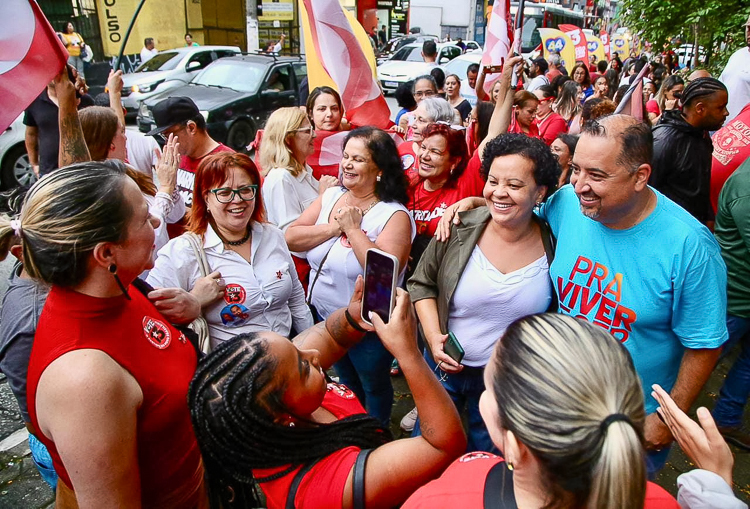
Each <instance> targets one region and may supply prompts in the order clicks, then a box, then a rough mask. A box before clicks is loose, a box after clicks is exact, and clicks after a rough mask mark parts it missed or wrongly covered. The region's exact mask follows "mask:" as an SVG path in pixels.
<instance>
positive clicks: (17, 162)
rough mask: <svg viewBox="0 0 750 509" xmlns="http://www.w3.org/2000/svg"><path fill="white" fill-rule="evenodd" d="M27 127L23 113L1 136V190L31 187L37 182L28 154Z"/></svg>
mask: <svg viewBox="0 0 750 509" xmlns="http://www.w3.org/2000/svg"><path fill="white" fill-rule="evenodd" d="M25 139H26V126H25V125H24V124H23V113H21V114H20V115H19V116H18V118H17V119H15V120H14V121H13V123H12V124H11V125H10V127H8V128H7V129H6V130H5V132H4V133H2V134H0V188H2V189H10V188H12V187H16V186H18V185H23V186H30V185H31V184H33V183H34V182H36V175H34V170H32V169H31V164H30V163H29V155H28V154H27V153H26V143H25Z"/></svg>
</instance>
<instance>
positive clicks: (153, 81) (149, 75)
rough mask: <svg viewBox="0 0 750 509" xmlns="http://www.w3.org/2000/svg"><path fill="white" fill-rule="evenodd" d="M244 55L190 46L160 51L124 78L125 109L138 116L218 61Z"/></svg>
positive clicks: (234, 48)
mask: <svg viewBox="0 0 750 509" xmlns="http://www.w3.org/2000/svg"><path fill="white" fill-rule="evenodd" d="M239 53H241V51H240V48H238V47H237V46H190V47H184V48H176V49H170V50H165V51H160V52H159V53H157V54H156V55H154V56H153V57H152V58H151V59H150V60H148V61H146V62H144V63H142V64H141V65H140V66H139V67H138V68H137V69H136V70H135V71H134V72H132V73H129V74H125V75H123V77H122V81H123V87H122V105H123V106H124V107H125V109H126V110H127V112H128V113H130V114H132V113H137V112H138V107H139V106H140V103H141V101H143V100H144V99H148V98H149V97H151V96H153V95H155V94H158V93H161V92H164V91H166V90H171V89H173V88H177V87H181V86H183V85H185V84H186V83H189V82H190V80H192V79H193V78H194V77H195V75H196V73H197V72H198V71H200V70H201V69H204V68H205V67H206V66H208V64H210V63H211V62H213V61H214V60H216V59H219V58H223V57H230V56H234V55H238V54H239Z"/></svg>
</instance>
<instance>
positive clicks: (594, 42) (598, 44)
mask: <svg viewBox="0 0 750 509" xmlns="http://www.w3.org/2000/svg"><path fill="white" fill-rule="evenodd" d="M586 47H587V48H588V50H589V55H596V61H597V62H599V61H600V60H607V54H606V53H605V52H604V44H603V43H602V40H601V39H599V38H598V37H597V36H595V35H587V36H586Z"/></svg>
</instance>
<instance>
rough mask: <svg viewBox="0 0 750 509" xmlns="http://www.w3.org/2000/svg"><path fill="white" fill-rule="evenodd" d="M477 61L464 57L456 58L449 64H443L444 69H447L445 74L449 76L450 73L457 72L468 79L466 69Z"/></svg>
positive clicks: (456, 73) (462, 77)
mask: <svg viewBox="0 0 750 509" xmlns="http://www.w3.org/2000/svg"><path fill="white" fill-rule="evenodd" d="M474 63H476V62H475V61H473V60H468V59H464V58H454V59H453V60H451V61H450V62H448V63H447V64H445V65H444V66H443V70H444V71H445V75H446V76H448V75H449V74H455V75H456V76H458V77H459V78H461V79H462V80H465V79H466V69H468V68H469V66H470V65H471V64H474Z"/></svg>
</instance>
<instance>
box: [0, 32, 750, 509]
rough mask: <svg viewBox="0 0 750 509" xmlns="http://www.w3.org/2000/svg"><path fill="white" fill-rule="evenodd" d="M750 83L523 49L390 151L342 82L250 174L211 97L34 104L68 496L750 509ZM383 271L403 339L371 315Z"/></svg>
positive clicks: (26, 252)
mask: <svg viewBox="0 0 750 509" xmlns="http://www.w3.org/2000/svg"><path fill="white" fill-rule="evenodd" d="M70 28H71V30H72V26H71V27H70ZM745 28H746V34H747V47H744V48H741V49H740V50H738V55H739V56H733V57H732V58H733V60H741V61H748V59H749V58H750V57H748V56H747V54H748V53H750V18H749V19H748V22H747V23H746V25H745ZM71 37H72V36H71ZM81 42H82V41H81ZM190 43H191V41H189V40H188V39H187V38H186V44H190ZM280 44H283V36H282V40H281V42H280ZM151 45H152V46H153V41H151ZM433 45H434V44H433ZM147 46H148V44H147ZM146 49H153V48H146ZM430 51H431V48H429V47H427V48H425V51H423V54H426V55H429V54H430ZM425 52H426V53H425ZM742 52H744V53H742ZM740 53H741V54H740ZM743 59H744V60H743ZM74 63H76V62H71V64H74ZM645 66H649V69H648V73H647V74H648V76H649V77H648V81H647V83H646V84H645V86H643V91H644V92H643V97H640V94H639V96H638V97H635V98H634V96H633V90H632V89H633V88H634V86H635V85H636V83H635V80H636V77H637V76H638V75H639V73H641V71H642V70H643V69H644V67H645ZM437 70H439V69H437ZM644 72H645V71H644ZM725 75H726V76H725ZM485 84H486V86H485ZM631 86H632V87H631ZM742 87H745V88H742ZM623 88H624V90H623ZM748 89H750V81H747V77H746V76H745V81H742V77H738V76H736V75H733V74H732V70H731V69H729V68H728V69H727V70H726V71H725V73H724V74H723V75H722V78H721V79H716V78H714V77H711V76H700V75H696V76H693V77H692V79H691V78H688V79H687V80H683V79H682V78H680V77H679V76H677V75H674V74H672V69H670V68H669V67H668V66H665V65H663V64H661V63H659V62H658V61H657V60H656V59H653V60H651V61H649V60H648V59H647V58H644V57H638V56H636V55H631V56H630V58H627V59H626V60H625V61H624V62H621V61H620V59H619V58H618V57H617V56H615V57H614V58H612V60H611V61H609V62H606V61H605V62H576V63H575V64H574V65H572V66H570V69H569V70H568V69H567V68H566V67H565V65H564V64H563V63H562V62H561V60H560V57H559V55H556V54H552V55H550V56H549V58H548V59H544V58H537V59H534V60H532V61H531V62H528V63H524V62H523V58H522V57H512V58H509V59H507V61H506V62H505V63H504V65H502V66H488V67H484V68H479V67H478V66H477V67H476V68H469V70H468V73H467V78H466V79H465V80H462V79H461V77H459V76H457V75H455V74H448V75H447V76H446V75H445V74H444V73H442V71H441V72H431V73H430V74H425V75H423V76H419V77H417V78H416V79H414V80H413V81H412V82H411V83H409V84H407V85H406V86H404V87H402V88H400V89H399V91H398V92H397V97H398V102H399V105H400V107H401V111H399V112H398V114H397V115H396V116H395V117H394V118H393V124H394V126H393V127H392V128H391V129H390V130H388V131H386V130H383V129H379V128H376V127H373V126H358V125H352V124H351V123H350V122H349V121H348V120H347V118H346V111H345V108H344V104H343V102H342V99H341V97H340V95H339V94H338V92H337V91H336V90H335V89H333V88H330V87H319V88H315V89H313V90H312V91H311V92H310V95H309V97H308V100H307V103H306V106H305V107H301V108H297V107H287V108H280V109H278V110H276V111H275V112H274V113H273V114H272V115H271V116H270V117H269V119H268V120H267V122H266V125H265V126H264V130H263V134H262V136H261V137H259V141H258V144H257V145H256V148H257V150H256V153H255V154H253V157H250V156H249V155H246V154H240V153H234V152H233V151H232V150H231V149H229V148H228V147H226V146H224V145H223V144H221V143H219V142H217V141H215V140H213V139H212V138H211V136H210V135H209V134H208V131H207V130H206V123H205V119H204V118H203V116H202V115H201V113H200V112H199V111H198V108H197V107H196V106H195V104H194V103H193V102H192V100H190V99H189V98H186V97H171V98H168V99H165V100H163V101H162V102H160V103H159V104H157V105H156V106H155V107H154V109H153V116H154V120H155V123H156V127H155V128H154V129H153V130H152V131H151V132H150V133H148V135H147V136H146V137H138V136H137V135H134V137H133V139H132V140H131V135H130V133H128V135H127V139H126V136H125V130H124V124H125V119H124V115H123V110H122V108H121V106H120V99H121V90H122V77H121V73H120V72H113V73H112V74H111V75H110V78H109V82H108V92H107V94H105V95H104V97H98V98H96V101H95V103H96V104H97V105H92V106H88V107H83V106H86V105H84V104H81V103H82V101H81V99H80V97H79V96H80V95H81V94H80V91H79V90H77V89H76V86H75V84H74V82H73V81H71V80H70V79H69V77H68V70H67V69H66V70H65V71H64V72H62V73H61V74H60V75H59V76H57V77H56V78H55V80H54V81H53V82H52V83H50V85H49V86H48V87H47V89H46V90H45V91H43V93H42V96H40V99H39V100H37V101H36V102H35V104H33V105H32V107H30V108H29V111H28V112H27V122H26V123H27V125H28V126H29V127H30V128H31V133H32V134H33V135H34V136H33V137H32V138H31V140H32V141H33V142H34V147H38V151H37V152H36V153H34V157H32V161H35V162H37V163H38V164H40V165H41V168H40V170H41V173H42V175H43V178H41V180H39V181H38V182H37V183H36V184H34V186H32V187H31V188H30V189H15V190H13V191H11V192H9V193H4V194H2V195H0V198H1V199H0V212H3V213H4V214H3V215H1V216H0V257H3V258H4V257H6V256H7V255H9V254H10V255H13V256H14V257H15V258H16V259H17V260H18V261H17V263H16V266H15V267H14V270H13V273H12V278H11V283H10V288H9V290H8V292H7V293H6V294H5V296H4V297H3V305H2V309H0V370H2V372H3V373H5V374H6V376H7V377H8V380H9V383H10V386H11V388H12V390H13V392H14V394H15V396H16V398H17V400H18V403H19V407H20V409H21V413H22V415H23V418H24V421H25V422H26V426H27V428H28V430H29V446H30V449H31V451H32V456H33V458H34V460H35V463H36V465H37V467H38V468H39V471H40V473H41V474H42V476H43V477H44V479H45V480H46V481H47V482H49V483H50V485H51V486H53V488H55V489H56V494H57V503H58V504H59V505H60V507H103V506H143V507H160V508H168V507H175V508H177V507H180V508H190V507H195V508H202V507H224V508H229V507H261V506H266V507H270V508H281V507H365V506H369V507H392V506H401V505H403V507H408V508H417V507H431V508H432V507H456V506H458V505H462V504H463V505H466V506H469V507H481V506H484V507H504V508H511V507H520V508H524V509H525V508H542V507H561V508H577V507H607V508H610V507H622V508H633V509H636V508H638V509H640V508H644V507H647V508H670V507H675V508H676V507H746V506H744V504H742V502H740V501H739V500H738V499H736V498H735V497H734V495H733V493H732V465H733V456H732V452H731V450H730V449H729V447H728V446H727V443H726V442H727V441H728V442H731V443H732V444H734V445H735V446H737V447H739V448H740V449H744V450H750V433H748V432H747V431H746V430H745V428H744V427H743V426H742V414H743V410H744V407H745V404H746V402H747V399H748V395H749V394H750V383H748V380H750V377H748V376H747V373H748V370H749V369H750V306H749V305H748V303H749V302H750V286H748V281H750V250H749V249H748V245H750V240H749V237H748V232H749V231H750V228H749V227H748V225H749V224H750V223H748V221H750V159H749V158H748V156H750V148H745V147H744V146H739V143H740V142H739V141H736V143H735V144H734V145H732V144H731V143H725V142H724V141H721V144H720V145H719V144H718V143H717V141H716V140H717V137H718V139H719V140H724V139H726V138H725V137H726V136H731V135H732V133H737V132H743V131H742V129H743V127H742V126H744V129H745V131H744V132H746V130H747V126H746V124H744V123H742V122H745V121H746V120H747V121H748V122H750V118H749V117H750V97H748V94H747V91H748ZM638 90H640V89H638ZM743 93H744V94H745V96H744V99H740V101H742V100H744V105H742V104H740V105H739V106H740V107H737V106H736V104H737V101H738V99H737V97H743V96H742V94H743ZM623 98H624V100H630V101H633V100H637V101H640V102H641V104H642V106H643V108H642V112H643V119H642V120H641V119H638V118H635V117H634V116H630V115H625V114H622V113H615V111H616V108H617V105H618V104H619V102H620V101H622V100H623ZM485 99H486V100H485ZM728 104H731V105H732V108H733V110H736V118H734V117H731V116H730V112H729V111H727V108H728ZM53 106H54V108H53ZM733 113H734V111H733ZM727 120H728V121H729V122H728V123H727V124H726V125H724V124H725V121H727ZM49 124H54V125H49ZM740 124H741V125H740ZM43 126H44V127H43ZM722 126H724V127H722ZM53 128H54V129H53ZM713 131H717V132H716V134H715V135H714V142H713V143H712V141H711V137H710V134H711V133H712V132H713ZM334 136H340V154H341V157H340V161H339V162H338V163H336V164H329V163H327V162H326V163H321V161H322V160H321V158H320V157H318V156H319V155H320V152H321V151H322V150H323V148H322V144H323V141H324V140H328V142H330V140H332V139H339V138H332V137H334ZM151 137H159V138H161V139H162V143H161V145H162V148H161V149H157V151H156V155H152V156H147V157H145V158H144V157H140V156H139V150H140V152H143V147H151V148H152V146H151V145H149V143H152V142H153V140H152V138H151ZM734 139H735V138H732V140H734ZM738 140H739V139H738ZM52 142H54V143H55V144H54V146H53V144H52ZM329 144H330V143H329ZM745 146H750V142H748V140H747V139H746V138H745ZM717 147H719V148H717ZM732 147H734V148H736V150H734V151H731V150H729V149H730V148H732ZM722 150H723V151H722ZM145 151H146V153H148V149H146V150H145ZM37 154H39V156H38V157H39V159H37ZM151 154H153V151H152V152H151ZM42 155H43V156H44V158H41V156H42ZM717 159H718V163H717V162H716V161H717ZM318 163H320V164H318ZM712 169H716V171H717V173H718V172H720V173H721V178H720V179H719V178H718V177H717V178H714V177H713V175H712ZM717 185H718V186H719V190H716V189H715V187H716V186H717ZM722 188H723V190H722ZM373 248H376V249H378V250H380V251H383V252H385V253H387V254H388V255H391V256H392V257H393V258H394V259H395V260H397V263H398V271H397V272H398V274H397V276H396V279H397V284H398V286H399V288H398V290H397V291H396V297H395V307H394V308H393V311H392V313H391V314H390V316H389V317H388V318H389V319H388V320H387V321H384V320H383V319H382V318H381V317H380V316H379V315H378V314H370V315H368V316H363V311H362V307H363V290H364V281H363V274H364V267H365V260H366V257H367V253H368V251H369V250H371V249H373ZM407 290H408V292H407ZM736 344H739V348H740V350H741V352H740V355H739V357H738V358H737V360H736V362H735V363H734V366H733V367H732V370H731V371H730V373H729V376H728V377H727V379H726V381H725V383H724V387H723V388H722V390H721V394H720V397H719V400H718V402H717V404H716V408H715V410H714V416H715V418H716V422H714V420H713V418H712V417H711V414H710V413H709V411H708V410H707V409H705V408H700V409H698V411H697V416H698V420H699V422H700V424H697V423H696V422H694V421H692V420H691V419H690V418H689V417H688V416H687V415H686V413H687V412H689V411H690V410H691V407H692V406H693V404H694V402H695V400H696V398H697V396H698V394H699V392H700V391H701V389H702V387H703V385H704V383H705V382H706V380H707V379H708V378H709V376H710V375H711V373H712V372H713V370H714V368H715V366H716V363H717V361H718V359H719V357H720V355H721V353H722V350H723V351H725V352H726V351H728V349H729V348H732V347H733V346H734V345H736ZM457 351H459V352H460V354H457V353H456V352H457ZM395 374H399V375H403V376H404V377H405V380H406V383H407V384H408V387H409V390H410V391H411V394H412V396H413V400H414V405H415V408H414V409H413V410H412V411H411V412H409V413H408V414H407V415H406V416H405V417H404V419H403V420H402V421H401V423H400V425H401V427H402V428H403V429H404V430H405V432H406V434H405V435H403V436H402V437H401V438H397V439H394V436H393V434H392V431H391V429H392V426H391V424H392V416H391V409H392V407H393V403H394V393H393V385H392V379H391V377H392V376H393V375H395ZM464 423H465V425H466V429H464ZM394 428H395V426H394ZM674 441H677V442H678V443H679V445H680V446H681V447H682V448H683V450H684V451H685V452H686V453H687V454H688V455H689V456H690V457H691V459H693V461H694V462H695V463H696V465H697V467H698V468H697V469H695V470H694V471H691V472H689V473H687V474H683V476H681V477H680V479H679V480H678V485H679V493H678V498H677V499H675V498H674V497H673V496H672V495H670V494H669V493H668V492H667V491H666V490H665V489H664V488H663V487H660V486H657V485H656V484H654V483H653V482H652V481H653V479H654V478H655V475H656V474H657V473H658V472H659V471H660V469H661V468H662V467H663V466H664V464H665V462H666V460H667V456H668V455H669V452H670V450H671V447H672V444H673V442H674ZM488 504H491V505H488Z"/></svg>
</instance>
